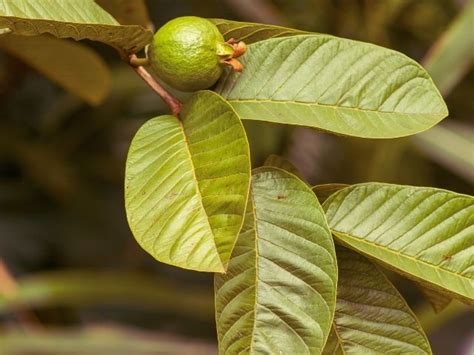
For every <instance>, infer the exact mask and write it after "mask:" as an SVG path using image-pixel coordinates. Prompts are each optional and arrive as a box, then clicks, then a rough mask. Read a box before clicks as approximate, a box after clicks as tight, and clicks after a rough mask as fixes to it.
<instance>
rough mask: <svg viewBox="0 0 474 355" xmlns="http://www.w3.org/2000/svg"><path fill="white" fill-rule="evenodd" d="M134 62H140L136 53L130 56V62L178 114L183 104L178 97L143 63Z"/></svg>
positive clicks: (175, 113) (176, 114) (172, 110)
mask: <svg viewBox="0 0 474 355" xmlns="http://www.w3.org/2000/svg"><path fill="white" fill-rule="evenodd" d="M133 63H140V60H139V59H138V58H137V56H136V55H135V54H131V55H130V56H129V64H130V66H131V67H132V68H133V70H135V72H136V73H137V74H138V76H140V78H142V79H143V80H144V81H145V82H146V83H147V84H148V85H149V86H150V87H151V88H152V89H153V91H154V92H156V93H157V94H158V95H159V96H160V97H161V99H162V100H163V101H164V102H165V103H166V104H167V105H168V107H169V108H170V110H171V113H172V114H173V115H174V116H178V115H179V113H180V112H181V107H182V106H183V104H182V103H181V101H179V100H178V99H177V98H176V97H174V96H173V95H171V94H170V93H169V92H168V91H167V90H166V89H165V88H164V87H163V86H161V85H160V83H158V82H157V81H156V80H155V79H154V78H153V77H152V76H151V75H150V73H148V71H147V70H146V69H145V68H144V67H143V66H142V65H138V66H137V65H134V64H133Z"/></svg>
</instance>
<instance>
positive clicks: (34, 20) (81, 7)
mask: <svg viewBox="0 0 474 355" xmlns="http://www.w3.org/2000/svg"><path fill="white" fill-rule="evenodd" d="M0 27H5V28H9V29H10V30H11V31H12V33H14V34H17V35H22V36H37V35H41V34H44V33H49V34H51V35H53V36H55V37H58V38H72V39H75V40H77V41H78V40H81V39H90V40H92V41H99V42H103V43H106V44H109V45H111V46H113V47H116V48H118V49H120V50H122V51H125V52H128V53H135V52H138V51H139V50H140V49H142V48H143V47H145V46H146V45H147V44H148V43H150V42H151V39H152V37H153V33H152V32H151V31H149V30H147V29H145V28H143V27H141V26H135V25H130V26H121V25H120V24H119V23H118V22H117V21H116V20H115V19H114V18H113V17H112V16H111V15H109V14H108V13H107V12H106V11H104V10H103V9H102V8H101V7H100V6H99V5H97V4H96V3H95V2H94V1H93V0H75V1H70V0H48V1H44V0H0Z"/></svg>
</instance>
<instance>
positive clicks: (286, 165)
mask: <svg viewBox="0 0 474 355" xmlns="http://www.w3.org/2000/svg"><path fill="white" fill-rule="evenodd" d="M263 165H264V166H273V167H275V168H280V169H282V170H285V171H288V172H289V173H292V174H293V175H295V176H297V177H299V178H300V179H302V180H303V178H302V176H301V174H300V172H299V171H298V169H297V168H296V166H294V165H293V163H292V162H291V161H289V160H288V159H286V158H283V157H281V156H279V155H276V154H271V155H269V156H268V157H267V159H266V160H265V163H263Z"/></svg>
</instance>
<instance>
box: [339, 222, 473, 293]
mask: <svg viewBox="0 0 474 355" xmlns="http://www.w3.org/2000/svg"><path fill="white" fill-rule="evenodd" d="M331 231H332V233H333V234H335V235H336V236H339V238H341V239H342V241H343V242H346V243H349V242H347V241H345V240H344V238H347V239H349V240H351V241H355V242H356V243H361V244H366V245H369V246H371V247H377V248H379V249H382V250H384V251H386V252H387V253H389V254H391V255H397V256H399V257H402V258H404V259H408V260H411V261H413V262H415V263H420V264H424V265H426V266H428V267H430V268H433V269H436V270H437V272H439V273H441V274H448V275H451V276H453V277H457V278H461V279H463V280H465V281H467V282H468V283H469V282H472V279H470V278H468V277H466V276H464V275H462V274H458V273H456V272H453V271H451V270H448V269H443V268H441V267H439V266H437V265H434V264H431V263H428V262H426V261H424V260H420V259H417V258H414V257H412V256H409V255H406V254H402V253H401V252H397V251H395V250H392V249H389V248H387V247H385V246H383V245H380V244H377V243H370V242H368V241H366V240H364V239H360V238H357V237H354V236H352V235H350V234H347V233H344V232H339V231H336V230H334V229H332V228H331ZM349 244H350V243H349ZM365 253H367V252H365ZM367 254H369V253H367ZM369 255H370V256H371V257H373V258H376V259H377V260H379V261H381V262H383V263H386V264H389V265H391V266H392V267H395V268H396V269H399V270H400V271H403V272H404V273H407V274H409V275H411V276H413V277H414V278H416V279H422V280H424V279H423V278H422V277H421V276H418V275H415V274H413V273H411V272H410V271H409V270H405V269H402V268H401V267H400V266H398V265H393V264H391V263H387V262H386V261H384V260H382V259H379V258H378V257H376V256H374V255H372V254H369ZM424 281H427V280H424ZM435 285H437V286H438V287H441V288H443V289H446V287H445V286H443V285H440V284H439V283H435ZM448 290H449V291H451V292H454V293H456V294H460V295H462V296H465V297H468V298H471V297H469V295H464V292H463V293H459V291H457V290H452V289H448Z"/></svg>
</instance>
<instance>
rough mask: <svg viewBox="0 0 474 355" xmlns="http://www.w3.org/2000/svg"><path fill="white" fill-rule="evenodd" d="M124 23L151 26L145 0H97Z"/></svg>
mask: <svg viewBox="0 0 474 355" xmlns="http://www.w3.org/2000/svg"><path fill="white" fill-rule="evenodd" d="M96 2H97V3H98V4H99V5H100V6H101V7H102V8H103V9H105V10H106V11H107V12H108V13H109V14H111V15H112V16H113V17H114V18H115V19H116V20H117V21H118V22H119V23H120V24H122V25H140V26H143V27H146V28H148V27H150V25H151V23H152V22H151V20H150V16H149V14H148V9H147V7H146V4H145V1H144V0H96Z"/></svg>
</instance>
